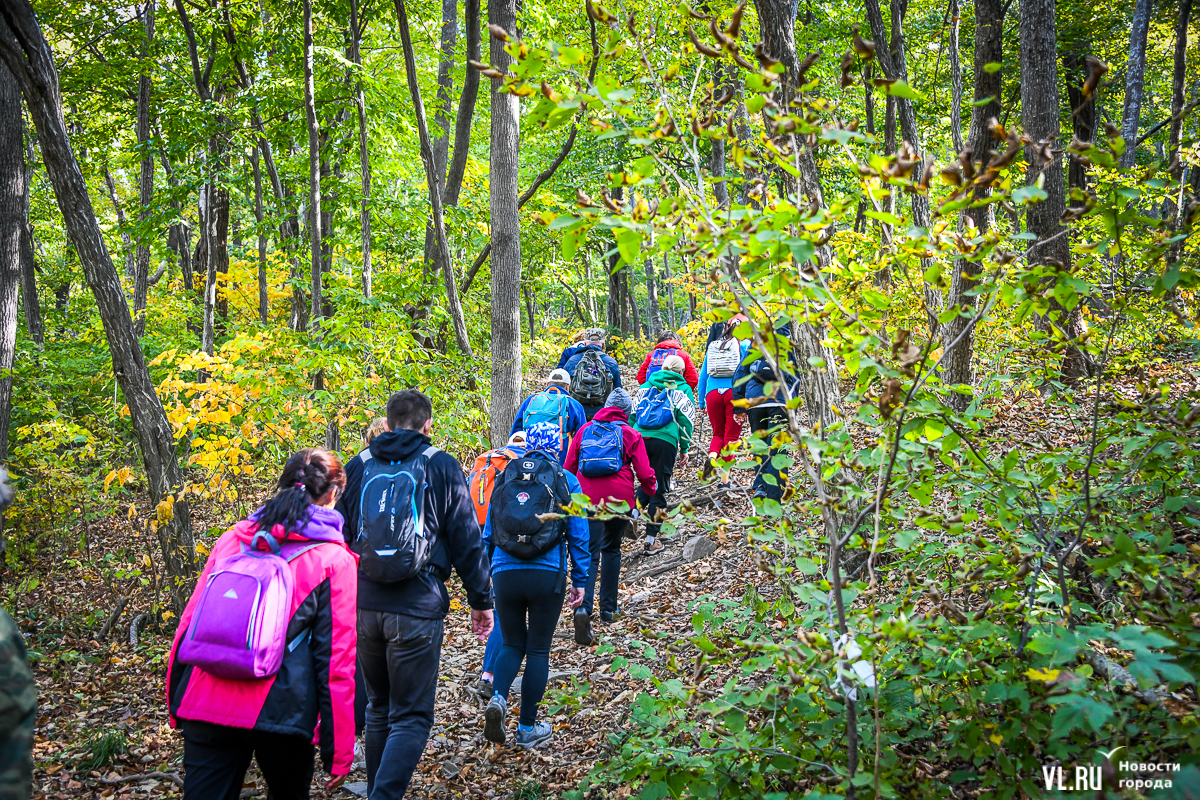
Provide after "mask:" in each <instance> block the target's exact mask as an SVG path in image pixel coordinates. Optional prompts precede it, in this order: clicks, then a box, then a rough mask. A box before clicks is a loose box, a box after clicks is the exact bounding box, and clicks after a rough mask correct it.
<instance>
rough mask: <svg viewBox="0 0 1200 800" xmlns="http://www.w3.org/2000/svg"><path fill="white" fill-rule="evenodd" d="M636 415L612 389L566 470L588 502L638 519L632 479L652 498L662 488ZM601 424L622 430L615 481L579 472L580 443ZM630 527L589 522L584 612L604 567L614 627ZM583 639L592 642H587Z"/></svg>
mask: <svg viewBox="0 0 1200 800" xmlns="http://www.w3.org/2000/svg"><path fill="white" fill-rule="evenodd" d="M632 411H633V399H632V398H631V397H630V396H629V392H627V391H625V390H624V389H613V390H612V393H611V394H609V396H608V401H607V402H606V403H605V404H604V408H602V409H600V410H599V411H597V412H596V416H594V417H592V421H591V422H588V423H587V425H584V426H583V427H582V428H580V429H579V432H578V433H577V434H576V435H575V436H574V437H572V439H571V446H570V447H569V448H567V460H566V461H565V462H564V463H563V469H565V470H566V471H567V472H574V473H576V474H577V475H578V476H579V485H580V486H581V487H582V488H583V493H584V494H586V495H587V496H588V500H589V501H591V503H592V505H595V506H615V505H618V504H620V503H624V504H625V505H626V508H627V509H628V510H626V511H624V512H621V513H623V514H624V515H626V516H628V515H630V514H633V513H635V512H634V509H635V507H636V503H637V500H636V498H635V495H634V487H633V479H634V476H635V475H636V476H637V479H638V481H640V482H641V485H642V491H644V492H646V493H647V494H650V495H653V494H654V491H655V489H656V488H657V485H656V483H655V478H654V470H653V469H651V468H650V459H649V458H648V457H647V456H646V442H645V440H643V439H642V435H641V434H640V433H638V432H637V431H635V430H634V429H633V426H631V425H630V424H629V414H630V413H631V412H632ZM597 422H617V423H620V425H621V442H622V445H623V448H622V450H623V452H622V454H621V468H620V469H619V470H618V471H617V472H616V474H614V475H605V476H604V477H600V478H589V477H588V476H587V475H584V474H583V471H582V470H581V469H580V467H579V450H580V442H581V441H582V440H583V431H584V430H585V429H586V428H587V426H588V425H592V424H594V423H597ZM629 525H630V523H629V522H627V521H626V520H624V519H620V518H613V519H606V520H601V519H592V520H589V521H588V528H589V530H588V544H589V549H590V550H591V555H592V563H591V567H590V569H589V570H588V585H587V592H586V594H585V595H584V598H583V605H582V606H581V608H583V609H584V610H586V611H587V612H588V614H589V616H590V615H591V613H592V607H593V606H592V603H593V597H594V594H595V589H596V569H597V566H598V565H599V564H600V562H601V561H603V562H604V568H603V569H602V570H601V571H600V572H601V576H600V621H601V622H612V621H613V620H614V619H616V618H617V617H618V616H619V611H618V609H617V590H618V588H619V587H620V583H621V539H622V537H623V535H624V533H625V529H626V528H627V527H628V526H629ZM584 638H590V636H585V637H584Z"/></svg>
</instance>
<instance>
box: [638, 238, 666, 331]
mask: <svg viewBox="0 0 1200 800" xmlns="http://www.w3.org/2000/svg"><path fill="white" fill-rule="evenodd" d="M642 268H643V269H644V270H645V272H646V332H647V333H648V334H649V336H650V338H651V339H653V338H655V337H657V336H658V332H659V331H661V330H662V327H663V323H662V309H661V308H660V306H659V304H658V280H657V276H656V275H655V274H654V273H655V270H654V257H653V255H652V256H650V257H649V258H647V259H646V261H645V263H644V264H643V265H642Z"/></svg>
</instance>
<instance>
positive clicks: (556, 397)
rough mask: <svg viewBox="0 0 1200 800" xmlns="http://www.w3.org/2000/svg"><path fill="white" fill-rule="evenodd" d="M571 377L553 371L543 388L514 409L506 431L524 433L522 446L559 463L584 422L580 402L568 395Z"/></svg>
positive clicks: (563, 372) (564, 373)
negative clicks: (510, 427) (538, 451)
mask: <svg viewBox="0 0 1200 800" xmlns="http://www.w3.org/2000/svg"><path fill="white" fill-rule="evenodd" d="M570 387H571V376H570V375H569V374H567V371H566V370H565V369H555V370H552V371H551V372H550V375H549V377H547V378H546V388H545V389H543V390H542V391H540V392H538V393H537V394H535V395H531V396H530V397H527V398H525V402H523V403H521V407H520V408H519V409H518V410H517V418H516V419H515V420H513V426H512V430H511V431H510V432H509V433H510V434H512V433H517V432H518V431H524V432H525V444H526V446H527V447H529V449H531V450H535V449H536V450H545V451H547V452H549V453H553V454H554V455H555V456H556V457H557V458H558V460H559V463H561V462H562V460H563V459H564V458H566V455H567V445H569V444H570V443H571V437H572V436H574V435H575V431H577V430H579V429H580V428H582V427H583V424H584V423H585V422H587V415H586V414H585V413H584V410H583V406H581V405H580V404H579V401H578V400H576V399H575V398H573V397H571V395H570V391H569V390H570Z"/></svg>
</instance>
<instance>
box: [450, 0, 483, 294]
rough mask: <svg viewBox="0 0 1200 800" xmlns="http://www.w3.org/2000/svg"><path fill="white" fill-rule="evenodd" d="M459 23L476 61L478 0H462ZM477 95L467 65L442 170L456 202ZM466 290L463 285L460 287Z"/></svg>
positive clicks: (478, 52) (475, 79)
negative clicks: (446, 162) (451, 141)
mask: <svg viewBox="0 0 1200 800" xmlns="http://www.w3.org/2000/svg"><path fill="white" fill-rule="evenodd" d="M463 23H464V25H465V27H466V33H467V60H469V61H479V60H480V58H481V57H482V53H481V50H482V47H481V41H480V33H479V0H466V2H465V4H464V6H463ZM478 97H479V70H476V69H472V68H470V67H468V68H467V69H466V75H465V76H464V77H463V88H462V94H461V95H459V98H458V114H457V116H456V117H455V120H454V154H453V156H452V158H451V160H450V166H449V168H448V169H447V171H446V188H445V191H444V195H445V202H446V205H448V206H456V205H458V195H459V192H461V191H462V183H463V176H464V175H465V174H466V171H467V158H468V157H469V156H470V154H471V124H472V122H473V121H474V118H475V101H476V99H478ZM463 292H464V293H466V289H465V288H464V289H463Z"/></svg>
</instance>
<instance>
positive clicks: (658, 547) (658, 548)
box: [646, 542, 667, 556]
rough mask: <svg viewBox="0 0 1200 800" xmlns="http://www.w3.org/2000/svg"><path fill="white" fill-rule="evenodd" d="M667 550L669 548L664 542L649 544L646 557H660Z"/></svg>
mask: <svg viewBox="0 0 1200 800" xmlns="http://www.w3.org/2000/svg"><path fill="white" fill-rule="evenodd" d="M666 549H667V546H666V545H665V544H663V543H662V542H654V543H653V544H647V545H646V555H648V556H654V555H658V554H659V553H661V552H662V551H663V550H666Z"/></svg>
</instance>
